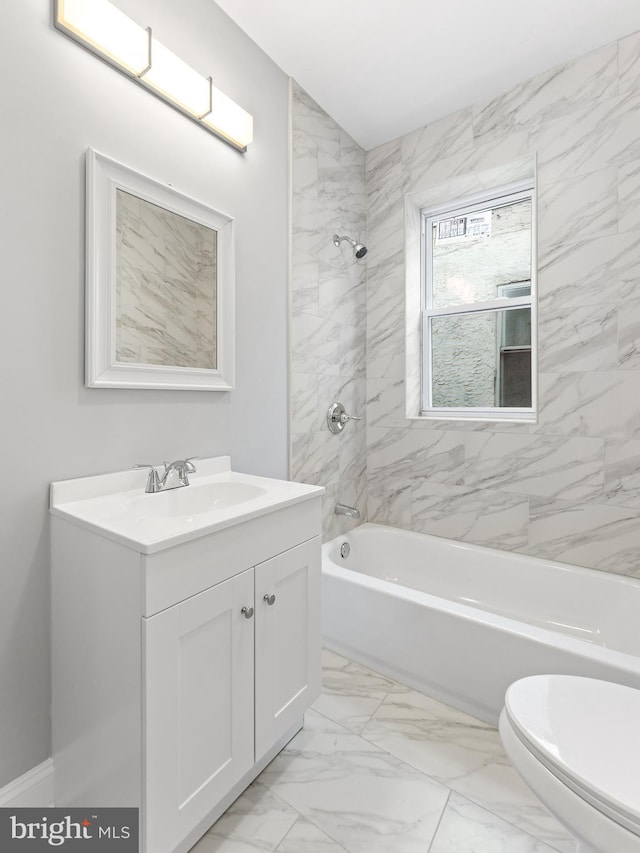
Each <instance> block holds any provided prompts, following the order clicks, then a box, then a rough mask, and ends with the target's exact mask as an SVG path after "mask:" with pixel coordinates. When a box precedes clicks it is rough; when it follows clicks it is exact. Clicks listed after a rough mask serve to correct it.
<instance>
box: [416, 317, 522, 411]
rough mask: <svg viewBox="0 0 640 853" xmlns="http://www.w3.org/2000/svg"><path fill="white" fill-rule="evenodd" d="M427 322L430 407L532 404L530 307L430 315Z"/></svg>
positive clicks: (511, 406) (491, 406) (520, 405)
mask: <svg viewBox="0 0 640 853" xmlns="http://www.w3.org/2000/svg"><path fill="white" fill-rule="evenodd" d="M430 322H431V386H432V405H433V406H434V407H435V408H459V409H461V408H469V407H473V408H494V407H498V408H501V407H502V408H504V407H509V408H514V407H516V408H529V407H530V406H531V309H530V308H517V309H511V310H508V309H505V310H500V311H482V312H478V313H476V314H455V315H450V316H447V317H432V318H431V320H430ZM507 341H508V343H507Z"/></svg>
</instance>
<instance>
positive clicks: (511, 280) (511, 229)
mask: <svg viewBox="0 0 640 853" xmlns="http://www.w3.org/2000/svg"><path fill="white" fill-rule="evenodd" d="M429 221H430V222H431V235H430V239H431V249H432V256H431V259H432V270H431V272H432V293H433V307H434V308H444V307H447V306H450V305H467V304H471V303H474V302H489V301H491V300H493V299H499V298H504V297H510V298H513V297H516V296H526V295H529V294H530V293H531V199H530V198H525V199H520V200H518V201H514V202H511V203H510V204H505V205H502V206H499V205H496V206H494V207H491V206H487V208H486V209H485V210H481V211H478V212H476V213H470V214H466V215H464V216H458V215H455V214H453V215H451V214H450V215H449V216H448V217H447V218H443V219H438V220H433V219H431V220H429Z"/></svg>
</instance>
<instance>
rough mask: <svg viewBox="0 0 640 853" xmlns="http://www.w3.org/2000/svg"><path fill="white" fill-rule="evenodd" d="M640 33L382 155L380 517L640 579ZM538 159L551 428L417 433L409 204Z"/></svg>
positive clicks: (374, 230) (378, 204)
mask: <svg viewBox="0 0 640 853" xmlns="http://www.w3.org/2000/svg"><path fill="white" fill-rule="evenodd" d="M639 57H640V34H636V35H634V36H630V37H628V38H625V39H624V40H622V41H620V42H619V43H614V44H611V45H608V46H606V47H603V48H601V49H600V50H597V51H594V52H592V53H590V54H588V55H586V56H584V57H581V58H579V59H577V60H575V61H573V62H571V63H568V64H567V65H564V66H561V67H560V68H556V69H554V70H553V71H550V72H548V73H546V74H542V75H540V76H538V77H536V78H535V79H533V80H531V81H528V82H526V83H523V84H522V85H520V86H517V87H516V88H515V89H513V90H511V91H509V92H507V93H505V94H504V95H501V96H499V97H497V98H495V99H493V100H491V101H489V102H486V103H482V104H476V105H474V106H473V107H470V108H469V109H466V110H463V111H461V112H459V113H456V114H454V115H452V116H449V117H447V118H445V119H442V120H441V121H438V122H435V123H433V124H430V125H428V126H426V127H424V128H421V129H418V130H416V131H414V132H413V133H410V134H408V135H407V136H404V137H402V138H401V139H397V140H395V141H393V142H389V143H387V144H386V145H383V146H380V147H379V148H376V149H374V150H373V151H370V152H368V153H367V194H368V221H367V227H368V236H369V242H370V254H369V256H368V257H369V259H370V262H369V265H368V290H367V297H368V307H367V318H368V321H367V396H368V408H367V416H368V450H367V471H368V487H369V518H370V520H372V521H379V522H383V523H384V522H386V523H392V524H397V525H399V526H401V527H406V528H409V529H412V530H417V531H422V532H425V533H432V534H436V535H440V536H447V537H452V538H454V539H461V540H464V541H468V542H475V543H478V544H482V545H489V546H494V547H497V548H503V549H507V550H515V551H521V552H524V553H529V554H534V555H537V556H539V557H547V558H551V559H557V560H561V561H565V562H568V563H575V564H578V565H584V566H590V567H593V568H596V569H602V570H605V571H612V572H619V573H623V574H628V575H633V576H637V577H640V394H638V388H640V290H639V289H638V283H639V282H640V135H639V134H638V128H640V58H639ZM531 156H536V157H537V195H538V289H539V343H540V346H539V360H538V363H539V371H540V374H539V378H540V388H539V418H538V422H537V424H535V425H531V426H530V425H523V424H466V423H463V422H454V421H416V420H407V419H406V418H405V412H404V391H405V365H404V363H403V353H404V343H405V341H404V336H405V331H404V296H405V281H404V238H405V234H404V194H405V193H413V192H417V191H423V190H425V189H426V190H429V189H430V188H433V187H442V186H445V185H446V183H447V182H449V181H450V182H454V181H456V182H457V184H458V185H459V184H460V183H463V184H466V186H467V187H468V188H469V191H473V190H474V189H475V188H479V187H480V186H481V182H480V180H479V177H478V176H479V175H480V173H483V172H485V173H486V171H488V170H491V169H494V168H496V169H497V168H502V167H503V165H504V164H506V163H509V162H511V161H514V160H516V159H517V158H523V157H531Z"/></svg>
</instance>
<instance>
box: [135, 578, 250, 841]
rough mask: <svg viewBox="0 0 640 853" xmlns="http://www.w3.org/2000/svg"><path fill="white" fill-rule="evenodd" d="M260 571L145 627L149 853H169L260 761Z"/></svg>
mask: <svg viewBox="0 0 640 853" xmlns="http://www.w3.org/2000/svg"><path fill="white" fill-rule="evenodd" d="M253 601H254V572H253V569H249V570H248V571H245V572H242V573H241V574H239V575H236V576H235V577H233V578H230V579H229V580H227V581H224V582H223V583H220V584H218V585H216V586H214V587H212V588H210V589H208V590H205V591H204V592H201V593H199V594H198V595H194V596H192V597H191V598H188V599H187V600H186V601H183V602H181V603H180V604H176V605H174V606H173V607H169V608H168V609H166V610H164V611H162V612H161V613H158V614H157V615H155V616H152V617H150V618H148V619H144V620H143V642H144V650H145V661H146V665H145V675H144V678H145V686H144V702H145V708H144V718H145V720H146V724H145V731H144V733H143V738H144V753H145V754H144V779H145V792H144V803H145V808H144V809H143V814H144V826H145V849H146V850H147V851H153V853H166V851H172V850H173V849H174V848H175V846H176V845H177V844H178V843H179V842H180V841H181V840H182V839H183V838H184V837H185V836H186V835H187V834H188V833H189V831H190V830H191V829H193V828H194V827H195V826H196V825H197V824H198V822H199V821H201V820H202V819H203V818H204V817H205V816H207V814H208V813H209V812H210V811H211V809H212V807H213V806H214V805H215V804H216V803H217V802H218V801H219V800H221V799H222V797H223V796H224V795H225V794H226V793H227V792H228V791H229V790H230V789H231V788H232V787H233V785H234V784H235V783H236V782H238V780H239V779H240V778H241V777H242V776H243V775H244V774H245V773H246V772H247V771H249V770H250V768H251V767H252V765H253V763H254V739H253V690H254V683H253V675H254V623H255V619H254V618H253V617H252V618H246V617H245V615H244V614H243V613H242V612H241V611H242V608H243V607H247V608H250V607H253Z"/></svg>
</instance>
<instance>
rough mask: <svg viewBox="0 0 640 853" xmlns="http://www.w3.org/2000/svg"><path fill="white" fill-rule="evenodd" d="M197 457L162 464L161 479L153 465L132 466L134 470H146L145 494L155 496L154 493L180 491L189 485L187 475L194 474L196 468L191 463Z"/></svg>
mask: <svg viewBox="0 0 640 853" xmlns="http://www.w3.org/2000/svg"><path fill="white" fill-rule="evenodd" d="M197 458H198V457H197V456H190V457H189V459H178V460H176V461H175V462H164V463H163V464H164V473H163V474H162V477H160V474H159V473H158V469H157V468H156V467H155V465H134V466H133V467H134V468H148V469H149V479H148V480H147V486H146V488H145V492H148V493H149V494H155V493H156V492H166V491H168V490H169V489H180V488H182V486H188V485H189V476H188V475H189V474H195V472H196V466H195V465H194V464H193V462H192V461H191V460H192V459H197Z"/></svg>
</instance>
